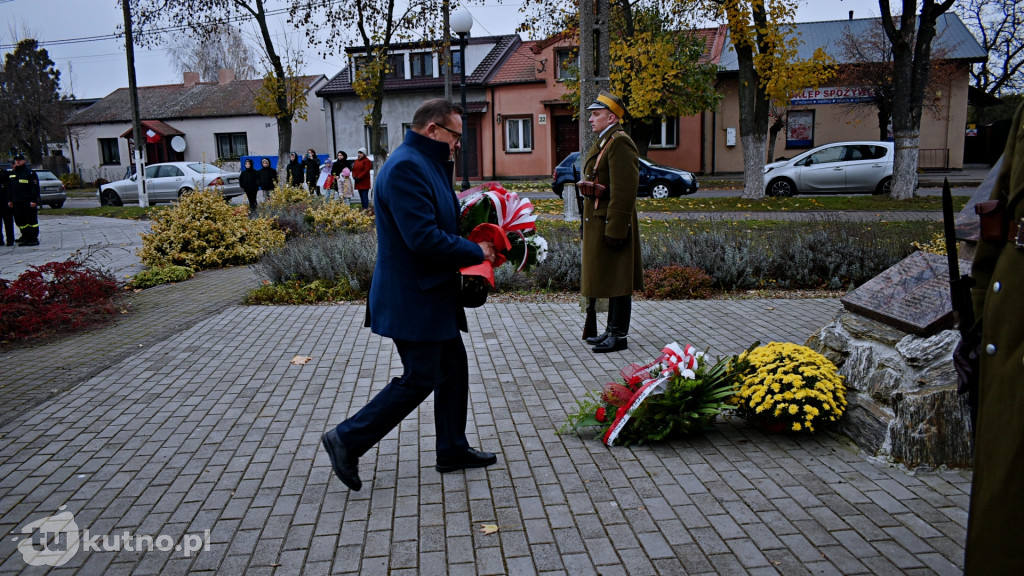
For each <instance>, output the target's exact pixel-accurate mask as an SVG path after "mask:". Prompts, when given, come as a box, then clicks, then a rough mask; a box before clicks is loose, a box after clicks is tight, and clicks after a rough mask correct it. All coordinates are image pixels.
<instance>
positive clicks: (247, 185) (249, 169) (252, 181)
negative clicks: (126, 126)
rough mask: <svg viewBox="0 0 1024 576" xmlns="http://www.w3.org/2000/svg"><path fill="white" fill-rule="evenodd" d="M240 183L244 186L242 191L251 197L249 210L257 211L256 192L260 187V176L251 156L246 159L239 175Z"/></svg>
mask: <svg viewBox="0 0 1024 576" xmlns="http://www.w3.org/2000/svg"><path fill="white" fill-rule="evenodd" d="M238 185H239V186H241V187H242V192H245V197H246V198H248V199H249V212H255V211H256V193H257V191H259V189H260V177H259V174H257V173H256V169H255V168H253V166H252V159H251V158H246V159H245V166H244V167H243V168H242V172H241V173H240V174H239V175H238Z"/></svg>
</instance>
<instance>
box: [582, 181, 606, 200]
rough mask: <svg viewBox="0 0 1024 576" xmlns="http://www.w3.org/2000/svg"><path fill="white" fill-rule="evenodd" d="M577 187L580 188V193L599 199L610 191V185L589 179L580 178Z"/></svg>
mask: <svg viewBox="0 0 1024 576" xmlns="http://www.w3.org/2000/svg"><path fill="white" fill-rule="evenodd" d="M576 189H577V190H579V191H580V194H582V195H583V196H586V197H588V198H597V199H601V198H604V197H605V195H606V193H607V191H608V187H607V186H605V185H604V184H599V183H597V182H591V181H589V180H580V181H579V182H577V183H576Z"/></svg>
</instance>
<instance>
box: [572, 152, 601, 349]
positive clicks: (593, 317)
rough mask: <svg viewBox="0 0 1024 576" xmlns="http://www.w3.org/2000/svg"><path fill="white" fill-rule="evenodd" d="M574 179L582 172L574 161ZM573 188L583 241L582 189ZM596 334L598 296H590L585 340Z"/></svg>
mask: <svg viewBox="0 0 1024 576" xmlns="http://www.w3.org/2000/svg"><path fill="white" fill-rule="evenodd" d="M582 158H583V157H582V156H581V157H580V161H581V162H582V161H583V159H582ZM572 181H573V182H579V181H580V174H579V172H577V171H576V164H575V163H573V165H572ZM573 189H574V190H575V191H576V208H577V209H578V210H579V214H580V241H581V242H582V240H583V195H582V194H580V189H579V187H578V186H573ZM594 336H597V298H588V299H587V317H586V319H585V320H584V321H583V340H586V339H587V338H593V337H594Z"/></svg>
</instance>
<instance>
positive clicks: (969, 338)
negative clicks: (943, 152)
mask: <svg viewBox="0 0 1024 576" xmlns="http://www.w3.org/2000/svg"><path fill="white" fill-rule="evenodd" d="M942 223H943V229H944V231H945V237H946V261H947V262H948V264H949V294H950V299H951V300H952V304H953V328H954V329H956V330H958V331H959V332H960V343H959V344H958V345H957V347H956V350H955V351H954V352H953V366H954V367H955V368H956V372H957V379H958V381H959V385H958V387H957V392H958V393H960V394H966V395H967V406H968V407H969V408H970V411H971V434H972V436H973V434H974V429H975V423H976V422H977V420H978V361H979V356H978V347H979V345H980V344H981V334H978V333H977V332H975V331H973V330H972V329H973V327H974V306H973V304H972V303H971V288H972V287H973V286H974V278H971V277H970V276H961V275H960V260H959V259H958V258H957V240H956V224H955V222H954V220H953V193H952V191H951V190H950V188H949V179H944V180H943V183H942Z"/></svg>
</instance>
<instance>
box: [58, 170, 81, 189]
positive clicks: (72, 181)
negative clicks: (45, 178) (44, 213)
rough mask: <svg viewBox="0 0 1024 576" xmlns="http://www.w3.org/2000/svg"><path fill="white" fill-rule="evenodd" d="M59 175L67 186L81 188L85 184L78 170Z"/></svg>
mask: <svg viewBox="0 0 1024 576" xmlns="http://www.w3.org/2000/svg"><path fill="white" fill-rule="evenodd" d="M57 177H58V178H60V181H61V182H63V183H64V187H65V188H81V187H82V186H84V185H85V183H84V182H82V177H81V176H79V175H78V173H77V172H70V173H68V174H61V175H59V176H57Z"/></svg>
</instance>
